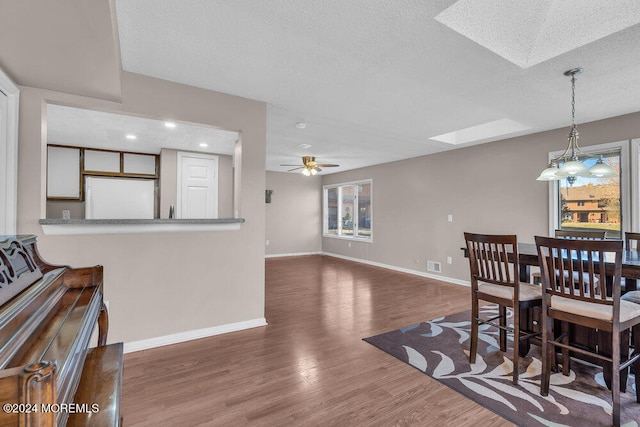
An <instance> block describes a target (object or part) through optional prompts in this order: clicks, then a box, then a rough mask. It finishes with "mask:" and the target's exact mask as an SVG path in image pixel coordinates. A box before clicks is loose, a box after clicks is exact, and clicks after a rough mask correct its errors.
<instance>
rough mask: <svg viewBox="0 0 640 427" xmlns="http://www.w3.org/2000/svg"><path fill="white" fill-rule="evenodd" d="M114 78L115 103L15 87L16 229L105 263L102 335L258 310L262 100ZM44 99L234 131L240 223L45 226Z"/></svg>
mask: <svg viewBox="0 0 640 427" xmlns="http://www.w3.org/2000/svg"><path fill="white" fill-rule="evenodd" d="M122 82H123V84H122V93H123V102H122V103H117V102H109V101H104V100H99V99H94V98H87V97H80V96H76V95H70V94H65V93H62V92H54V91H47V90H43V89H37V88H32V87H26V86H22V87H20V90H21V95H22V97H21V106H20V107H21V108H20V140H19V149H20V151H19V165H18V170H19V176H18V183H19V184H18V185H19V187H18V192H19V197H18V233H20V234H36V235H37V236H38V242H39V243H38V247H39V248H40V251H41V253H42V255H43V257H44V258H45V259H46V260H47V261H49V262H52V263H59V264H68V265H71V266H76V267H80V266H88V265H95V264H102V265H103V266H104V274H105V298H106V299H107V300H109V303H110V331H109V341H110V342H114V341H125V342H132V341H139V340H147V339H151V338H156V337H161V336H166V335H172V334H179V333H183V332H188V331H193V330H199V329H206V328H211V327H215V326H220V325H226V324H230V323H236V322H245V321H248V320H253V319H262V318H263V317H264V255H265V250H264V236H265V208H264V189H265V174H264V164H265V144H266V136H265V135H266V105H265V104H264V103H263V102H258V101H252V100H248V99H244V98H240V97H237V96H231V95H226V94H221V93H217V92H212V91H207V90H203V89H198V88H195V87H192V86H186V85H180V84H175V83H171V82H168V81H165V80H160V79H155V78H149V77H144V76H141V75H137V74H131V73H123V75H122ZM46 101H53V102H56V103H61V104H67V105H71V106H76V107H81V108H90V109H100V110H105V111H108V112H118V113H129V114H134V115H141V116H146V117H151V118H155V119H165V120H166V119H168V118H170V119H174V120H177V121H185V122H192V123H201V124H205V125H210V126H216V127H220V128H223V129H229V130H235V131H241V132H242V168H241V183H242V184H241V188H240V206H241V211H240V216H242V217H243V218H245V220H246V222H245V223H244V224H242V226H241V229H240V230H239V231H220V232H175V233H151V234H120V235H90V236H45V235H43V233H42V229H41V227H40V225H39V224H38V220H39V219H40V218H44V215H45V199H46V197H45V196H46V192H45V191H46V185H45V184H46V183H45V178H46V173H45V165H46V162H45V159H46V108H45V102H46Z"/></svg>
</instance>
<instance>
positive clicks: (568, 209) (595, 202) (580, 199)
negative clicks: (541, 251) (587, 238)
mask: <svg viewBox="0 0 640 427" xmlns="http://www.w3.org/2000/svg"><path fill="white" fill-rule="evenodd" d="M590 154H591V155H594V156H597V155H598V154H600V153H590ZM601 155H602V160H603V161H604V162H605V163H607V164H608V165H609V166H611V167H612V168H613V169H614V170H615V171H616V172H617V176H615V177H613V178H597V177H592V178H578V179H577V180H576V181H575V182H574V184H573V185H569V184H568V183H567V180H566V179H563V180H560V181H557V184H556V185H558V186H559V188H558V195H559V206H560V212H559V220H560V221H559V224H560V227H559V228H561V229H563V230H602V231H606V237H607V238H611V239H620V238H621V236H622V233H621V230H622V221H623V215H622V202H621V200H622V192H621V188H620V172H621V167H620V166H621V152H620V151H619V150H617V151H615V152H606V153H601ZM597 160H598V157H594V158H590V159H584V160H583V162H584V163H585V166H586V167H587V168H589V167H591V166H593V165H594V164H595V163H596V161H597Z"/></svg>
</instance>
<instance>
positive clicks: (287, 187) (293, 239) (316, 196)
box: [265, 172, 322, 256]
mask: <svg viewBox="0 0 640 427" xmlns="http://www.w3.org/2000/svg"><path fill="white" fill-rule="evenodd" d="M266 180H267V186H266V189H267V190H273V193H272V195H271V203H265V209H266V240H267V241H268V242H269V244H268V245H266V254H267V256H275V255H296V254H310V253H318V252H320V250H321V246H322V180H321V178H320V176H304V175H303V174H301V173H285V172H267V178H266ZM265 244H266V242H265Z"/></svg>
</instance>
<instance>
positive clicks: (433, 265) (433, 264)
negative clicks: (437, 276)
mask: <svg viewBox="0 0 640 427" xmlns="http://www.w3.org/2000/svg"><path fill="white" fill-rule="evenodd" d="M427 271H432V272H434V273H442V264H441V263H439V262H437V261H427Z"/></svg>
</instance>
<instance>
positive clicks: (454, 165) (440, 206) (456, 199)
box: [322, 113, 640, 281]
mask: <svg viewBox="0 0 640 427" xmlns="http://www.w3.org/2000/svg"><path fill="white" fill-rule="evenodd" d="M579 130H580V144H581V146H583V147H586V146H589V145H595V144H601V143H605V142H614V141H620V140H625V139H627V140H628V139H631V138H636V137H638V136H640V113H634V114H629V115H625V116H620V117H615V118H610V119H606V120H600V121H597V122H592V123H587V124H580V125H579ZM567 132H568V127H567V128H562V129H557V130H554V131H549V132H543V133H538V134H534V135H529V136H524V137H520V138H512V139H506V140H502V141H497V142H493V143H488V144H481V145H476V146H472V147H467V148H460V149H457V150H453V151H447V152H443V153H438V154H433V155H429V156H424V157H418V158H414V159H409V160H403V161H398V162H393V163H387V164H383V165H378V166H372V167H368V168H363V169H358V170H353V171H347V172H343V173H337V174H331V175H327V176H325V177H323V184H333V183H340V182H348V181H355V180H362V179H368V178H372V179H373V243H360V242H354V243H353V244H352V245H351V247H348V243H347V241H345V240H337V239H331V238H323V239H322V240H323V241H322V249H323V251H324V252H329V253H334V254H338V255H342V256H346V257H352V258H357V259H361V260H364V261H370V262H375V263H381V264H387V265H391V266H394V267H398V268H402V269H409V270H415V271H418V272H422V273H424V272H426V261H427V260H433V261H438V262H441V263H442V270H443V272H442V276H446V277H450V278H454V279H457V280H464V281H468V280H469V265H468V260H467V259H465V258H464V257H463V255H462V251H461V250H460V248H461V247H463V246H464V237H463V232H465V231H471V232H480V233H504V234H511V233H513V234H517V235H518V238H519V239H520V240H521V241H525V242H533V236H534V235H548V233H549V226H548V221H549V213H548V209H549V193H548V188H549V187H548V186H549V184H548V183H546V182H540V181H536V178H537V176H538V175H539V173H540V171H541V170H542V169H544V168H545V167H546V165H547V163H548V153H549V152H550V151H556V150H560V149H564V148H565V147H566V143H567V142H566V141H567ZM637 202H638V201H636V203H637ZM449 214H452V215H453V222H448V221H447V216H448V215H449ZM449 256H450V257H452V260H453V263H452V264H451V265H449V264H447V263H446V261H447V257H449Z"/></svg>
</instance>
